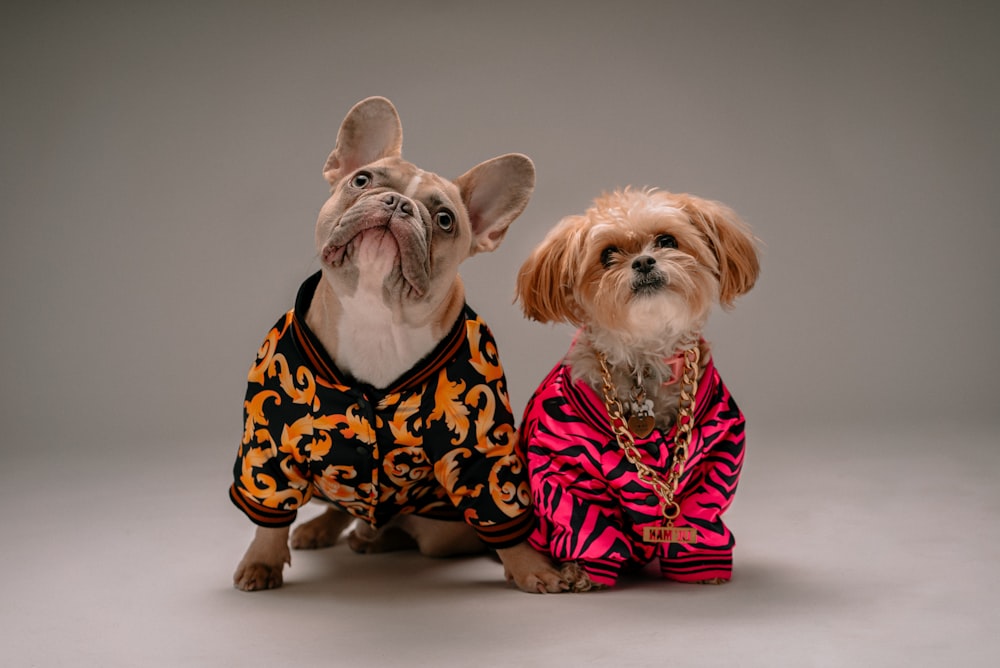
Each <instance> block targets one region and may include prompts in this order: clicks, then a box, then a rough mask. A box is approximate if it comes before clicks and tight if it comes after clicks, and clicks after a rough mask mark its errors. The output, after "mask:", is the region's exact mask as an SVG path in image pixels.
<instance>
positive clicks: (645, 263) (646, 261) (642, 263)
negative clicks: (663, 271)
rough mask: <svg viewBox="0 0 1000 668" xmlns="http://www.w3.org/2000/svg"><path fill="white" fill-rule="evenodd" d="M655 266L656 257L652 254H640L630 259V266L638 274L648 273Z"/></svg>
mask: <svg viewBox="0 0 1000 668" xmlns="http://www.w3.org/2000/svg"><path fill="white" fill-rule="evenodd" d="M655 266H656V258H655V257H653V256H652V255H640V256H639V257H637V258H636V259H634V260H632V268H633V269H635V270H636V271H637V272H639V273H640V274H648V273H649V272H651V271H653V267H655Z"/></svg>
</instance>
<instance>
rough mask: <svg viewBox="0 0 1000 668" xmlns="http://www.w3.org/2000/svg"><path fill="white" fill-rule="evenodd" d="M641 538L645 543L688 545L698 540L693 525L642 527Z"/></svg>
mask: <svg viewBox="0 0 1000 668" xmlns="http://www.w3.org/2000/svg"><path fill="white" fill-rule="evenodd" d="M642 540H643V541H644V542H646V543H681V544H683V545H690V544H691V543H697V542H698V530H697V529H695V528H694V527H674V526H667V527H643V530H642Z"/></svg>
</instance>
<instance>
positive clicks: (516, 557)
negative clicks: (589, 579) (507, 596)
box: [497, 542, 567, 594]
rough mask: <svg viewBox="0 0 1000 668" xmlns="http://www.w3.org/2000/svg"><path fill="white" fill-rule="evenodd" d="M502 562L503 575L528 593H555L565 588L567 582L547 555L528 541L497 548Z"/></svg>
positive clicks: (509, 581)
mask: <svg viewBox="0 0 1000 668" xmlns="http://www.w3.org/2000/svg"><path fill="white" fill-rule="evenodd" d="M497 556H499V557H500V561H501V562H503V572H504V577H505V578H506V579H507V582H508V583H511V584H514V585H516V586H517V588H518V589H520V590H521V591H526V592H528V593H529V594H556V593H559V592H563V591H566V590H567V584H566V582H565V581H564V580H563V578H562V577H561V576H560V574H559V571H557V570H556V569H555V568H554V567H553V566H552V562H551V561H550V560H549V558H548V557H546V556H545V555H543V554H541V553H539V552H538V551H536V550H535V548H533V547H531V546H530V545H529V544H528V543H526V542H525V543H519V544H517V545H515V546H514V547H508V548H504V549H502V550H497Z"/></svg>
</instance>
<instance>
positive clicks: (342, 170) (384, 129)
mask: <svg viewBox="0 0 1000 668" xmlns="http://www.w3.org/2000/svg"><path fill="white" fill-rule="evenodd" d="M402 150H403V126H402V124H401V123H400V122H399V114H398V113H396V108H395V107H394V106H392V102H390V101H389V100H387V99H385V98H384V97H369V98H366V99H364V100H361V102H358V103H357V104H356V105H354V106H353V107H352V108H351V110H350V111H349V112H347V116H345V117H344V122H343V123H341V124H340V132H338V133H337V146H336V148H334V149H333V152H332V153H331V154H330V157H329V158H327V161H326V166H325V167H323V177H324V178H325V179H326V180H327V181H328V182H329V183H330V185H331V186H332V185H333V184H335V183H336V182H337V181H339V180H340V179H341V178H343V177H344V175H345V174H350V173H351V172H353V171H354V170H356V169H358V168H359V167H363V166H364V165H367V164H369V163H372V162H375V161H376V160H381V159H382V158H391V157H399V156H400V155H401V154H402Z"/></svg>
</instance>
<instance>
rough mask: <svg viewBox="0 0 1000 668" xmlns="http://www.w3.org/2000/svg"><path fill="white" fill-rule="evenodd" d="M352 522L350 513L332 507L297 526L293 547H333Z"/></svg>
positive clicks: (292, 542) (297, 548) (301, 548)
mask: <svg viewBox="0 0 1000 668" xmlns="http://www.w3.org/2000/svg"><path fill="white" fill-rule="evenodd" d="M350 523H351V516H350V515H348V514H347V513H343V512H340V511H338V510H334V509H333V508H330V509H328V510H327V511H326V512H325V513H323V514H322V515H319V516H317V517H314V518H313V519H311V520H309V521H308V522H306V523H305V524H300V525H299V526H297V527H295V530H294V531H293V532H292V539H291V544H292V547H293V548H294V549H296V550H318V549H320V548H324V547H332V546H334V545H336V544H337V539H339V538H340V534H341V533H342V532H343V531H344V529H345V528H346V527H347V525H348V524H350Z"/></svg>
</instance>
